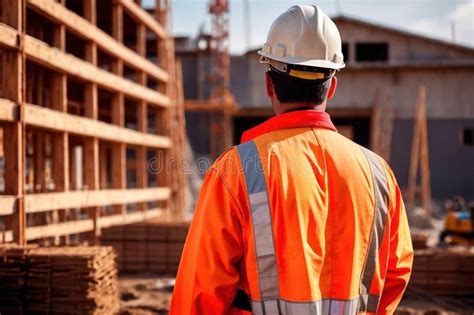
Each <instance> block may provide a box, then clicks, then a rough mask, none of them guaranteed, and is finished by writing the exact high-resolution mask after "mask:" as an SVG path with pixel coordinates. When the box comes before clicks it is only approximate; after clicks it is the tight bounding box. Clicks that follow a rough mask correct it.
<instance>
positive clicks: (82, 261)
mask: <svg viewBox="0 0 474 315" xmlns="http://www.w3.org/2000/svg"><path fill="white" fill-rule="evenodd" d="M115 256H116V255H115V253H114V250H113V249H112V248H111V247H98V246H96V247H86V246H81V247H32V246H28V247H25V246H23V247H20V246H9V247H4V246H2V247H0V305H2V312H5V314H9V313H12V314H22V313H53V314H104V315H105V314H114V313H116V312H118V310H119V308H120V301H119V289H118V280H117V268H116V264H115Z"/></svg>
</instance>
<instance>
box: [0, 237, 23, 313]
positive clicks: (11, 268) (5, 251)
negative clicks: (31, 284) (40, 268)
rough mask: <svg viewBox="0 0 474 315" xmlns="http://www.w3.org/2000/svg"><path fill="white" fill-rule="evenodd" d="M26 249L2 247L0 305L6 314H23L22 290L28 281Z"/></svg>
mask: <svg viewBox="0 0 474 315" xmlns="http://www.w3.org/2000/svg"><path fill="white" fill-rule="evenodd" d="M25 253H26V248H22V247H16V246H12V245H8V244H2V245H1V246H0V305H1V306H2V310H1V312H4V313H5V314H23V313H25V309H24V308H23V300H24V296H23V295H22V290H23V288H24V286H25V281H26V273H27V271H26V267H27V264H26V263H25V257H26V255H25Z"/></svg>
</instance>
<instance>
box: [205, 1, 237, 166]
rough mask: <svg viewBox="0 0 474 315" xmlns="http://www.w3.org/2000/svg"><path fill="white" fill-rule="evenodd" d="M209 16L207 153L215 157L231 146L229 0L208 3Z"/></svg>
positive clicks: (232, 106)
mask: <svg viewBox="0 0 474 315" xmlns="http://www.w3.org/2000/svg"><path fill="white" fill-rule="evenodd" d="M209 14H210V15H211V34H210V35H211V36H210V37H211V38H210V39H211V40H210V53H211V59H210V65H211V66H210V75H209V76H208V80H209V83H210V96H209V102H210V105H211V107H212V108H215V109H214V110H211V111H210V120H211V129H210V154H211V158H214V159H215V158H217V157H218V156H219V155H220V154H221V153H222V152H223V150H224V149H225V148H227V147H228V146H230V145H231V137H232V134H231V130H232V128H231V119H230V114H231V111H232V110H233V109H235V104H234V98H233V96H232V94H231V93H230V57H229V1H227V0H210V1H209Z"/></svg>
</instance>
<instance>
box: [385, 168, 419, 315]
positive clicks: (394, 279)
mask: <svg viewBox="0 0 474 315" xmlns="http://www.w3.org/2000/svg"><path fill="white" fill-rule="evenodd" d="M390 175H391V177H392V183H393V186H392V187H394V190H392V191H393V192H394V193H393V194H391V198H390V199H391V207H392V209H391V210H392V211H391V213H392V217H391V220H390V235H389V237H390V245H389V257H388V269H387V275H386V279H385V285H384V288H383V291H382V296H381V299H380V304H379V308H378V312H377V313H378V314H393V313H394V312H395V310H396V308H397V306H398V304H399V303H400V300H401V299H402V297H403V293H404V292H405V289H406V287H407V284H408V281H409V279H410V274H411V270H412V264H413V246H412V242H411V236H410V228H409V226H408V219H407V215H406V212H405V206H404V204H403V199H402V194H401V192H400V188H399V187H398V185H397V183H396V180H395V178H394V177H393V174H392V173H391V171H390Z"/></svg>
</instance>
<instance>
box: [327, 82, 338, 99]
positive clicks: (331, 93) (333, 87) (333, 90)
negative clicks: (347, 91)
mask: <svg viewBox="0 0 474 315" xmlns="http://www.w3.org/2000/svg"><path fill="white" fill-rule="evenodd" d="M336 87H337V78H336V77H332V78H331V86H330V87H329V92H328V100H330V99H331V98H333V96H334V93H336Z"/></svg>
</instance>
